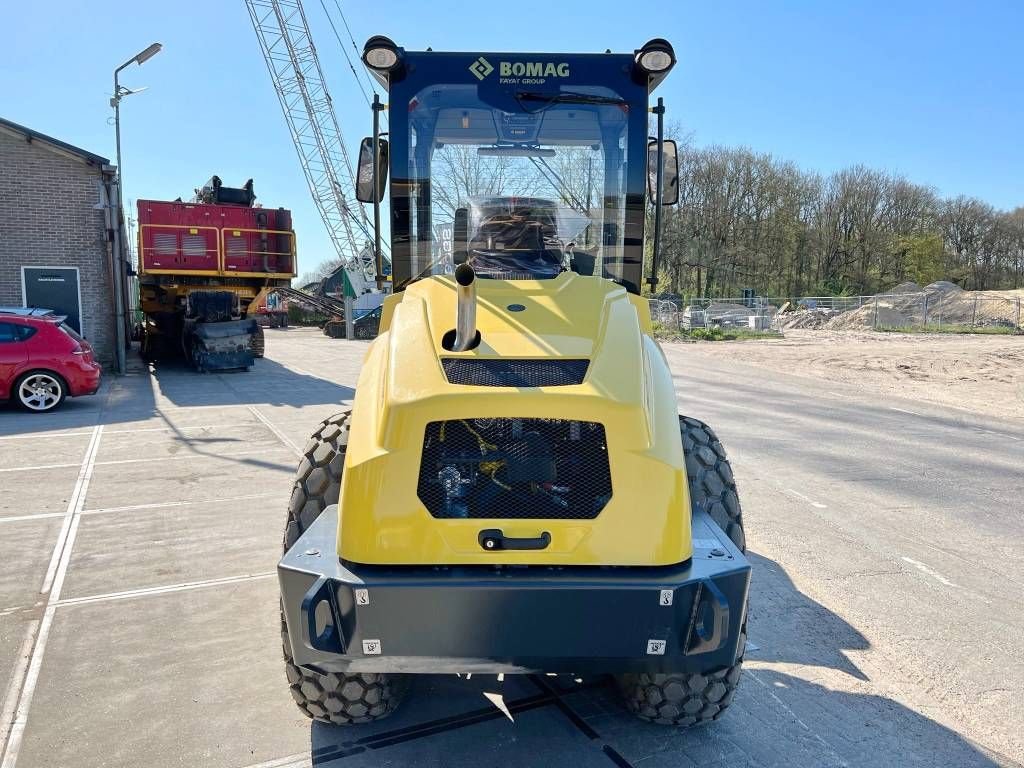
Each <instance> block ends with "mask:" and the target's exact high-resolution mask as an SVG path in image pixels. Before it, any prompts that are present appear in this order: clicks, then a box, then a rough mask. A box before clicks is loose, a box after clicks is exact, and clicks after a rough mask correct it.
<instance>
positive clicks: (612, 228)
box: [392, 81, 644, 279]
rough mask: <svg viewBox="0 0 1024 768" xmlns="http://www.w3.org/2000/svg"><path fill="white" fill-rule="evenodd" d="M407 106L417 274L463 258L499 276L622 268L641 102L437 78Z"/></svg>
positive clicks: (580, 91) (598, 92) (574, 90)
mask: <svg viewBox="0 0 1024 768" xmlns="http://www.w3.org/2000/svg"><path fill="white" fill-rule="evenodd" d="M491 82H492V83H493V81H491ZM403 105H404V109H405V110H406V115H407V119H408V134H407V140H406V142H403V143H405V144H406V146H405V147H403V149H405V150H406V151H405V152H400V153H399V152H396V153H395V154H396V155H397V156H393V158H392V159H393V161H396V160H399V158H400V157H401V156H402V155H404V156H405V157H404V158H403V159H404V161H405V163H407V166H408V167H407V168H398V167H395V168H394V175H395V177H400V176H402V175H403V171H405V173H406V174H407V177H408V184H407V186H406V190H407V194H408V201H407V202H408V209H407V210H408V225H409V239H408V243H409V247H408V260H409V263H408V270H409V271H408V274H409V275H410V276H411V277H412V278H414V279H415V278H416V277H423V276H427V275H431V274H444V273H449V272H451V271H452V270H453V269H454V266H455V264H457V263H461V262H462V261H467V262H468V263H470V264H471V265H472V266H473V267H474V268H475V269H476V271H477V273H478V275H479V276H481V277H484V278H497V279H522V278H533V279H546V278H552V277H555V276H556V275H558V274H559V273H560V272H562V271H564V270H574V271H576V272H579V273H581V274H586V275H610V274H612V273H615V272H616V270H615V269H613V265H615V264H620V265H621V262H622V260H623V246H624V236H625V230H626V226H625V222H626V210H627V194H626V192H627V186H628V185H627V182H628V178H627V163H628V161H629V159H630V158H629V157H628V151H627V150H628V147H629V142H628V138H629V137H628V131H629V118H630V104H629V103H628V102H627V101H626V100H625V99H624V98H622V97H621V96H620V95H619V94H618V93H616V92H615V91H614V90H612V89H611V88H607V87H603V86H586V85H573V86H572V87H569V86H561V87H559V86H552V85H548V86H546V88H545V89H544V90H535V89H531V87H530V86H516V87H505V88H497V87H494V86H493V85H485V84H484V83H480V84H476V83H458V84H432V85H430V86H429V87H425V88H422V89H420V90H418V91H416V92H415V93H413V94H412V95H411V97H410V98H408V100H407V101H406V100H403ZM395 107H396V105H395V104H392V108H393V109H394V108H395ZM392 114H394V113H392ZM393 135H394V134H393ZM396 141H397V138H396ZM395 149H398V147H395ZM643 161H644V158H636V159H635V160H634V162H643ZM403 239H404V238H403ZM393 256H394V257H397V256H398V254H393ZM403 271H404V270H403Z"/></svg>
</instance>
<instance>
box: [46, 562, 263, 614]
mask: <svg viewBox="0 0 1024 768" xmlns="http://www.w3.org/2000/svg"><path fill="white" fill-rule="evenodd" d="M276 575H277V572H276V571H267V572H265V573H247V574H245V575H244V576H225V577H223V578H220V579H206V580H204V581H184V582H182V583H181V584H168V585H166V586H162V587H142V588H140V589H128V590H125V591H124V592H107V593H106V594H102V595H87V596H85V597H69V598H67V599H65V600H57V601H56V602H55V603H54V607H58V608H60V607H63V606H66V605H82V604H83V603H105V602H107V601H109V600H127V599H129V598H132V597H149V596H150V595H165V594H167V593H168V592H187V591H189V590H192V589H202V588H204V587H219V586H223V585H224V584H237V583H239V582H243V581H255V580H257V579H269V578H271V577H273V576H276Z"/></svg>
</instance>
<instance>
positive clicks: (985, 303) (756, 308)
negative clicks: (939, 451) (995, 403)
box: [650, 286, 1024, 333]
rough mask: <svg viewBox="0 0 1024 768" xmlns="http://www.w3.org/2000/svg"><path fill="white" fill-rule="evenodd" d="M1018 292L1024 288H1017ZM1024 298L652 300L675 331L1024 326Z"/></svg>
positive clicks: (952, 293)
mask: <svg viewBox="0 0 1024 768" xmlns="http://www.w3.org/2000/svg"><path fill="white" fill-rule="evenodd" d="M1015 293H1019V292H1015ZM1022 305H1024V298H1022V297H1021V296H1020V295H1007V296H999V295H992V294H988V293H984V294H983V293H975V292H970V291H962V290H960V289H958V288H955V286H954V287H952V288H950V289H948V290H944V291H927V292H919V293H917V292H915V293H894V294H885V295H877V296H802V297H788V298H787V297H760V296H759V297H755V298H754V299H749V298H747V299H743V298H724V299H707V298H682V299H651V300H650V308H651V317H652V319H653V320H654V321H655V322H656V323H659V324H660V325H662V326H663V327H666V328H670V329H674V330H689V329H693V328H715V327H718V328H747V329H751V330H761V331H767V330H781V331H784V330H790V329H825V330H847V331H852V330H900V329H903V330H923V331H927V330H934V331H955V330H958V329H963V330H965V331H978V330H984V329H991V330H992V331H993V332H999V331H1005V332H1007V333H1011V332H1015V331H1016V332H1021V331H1024V306H1022Z"/></svg>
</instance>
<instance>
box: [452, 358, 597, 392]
mask: <svg viewBox="0 0 1024 768" xmlns="http://www.w3.org/2000/svg"><path fill="white" fill-rule="evenodd" d="M441 365H442V366H443V367H444V375H445V377H447V379H448V383H449V384H466V385H471V386H474V387H565V386H570V385H573V384H582V383H583V379H584V377H586V375H587V367H588V366H589V365H590V361H589V360H503V359H496V360H488V359H480V358H464V357H446V358H442V360H441Z"/></svg>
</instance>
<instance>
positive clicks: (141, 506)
mask: <svg viewBox="0 0 1024 768" xmlns="http://www.w3.org/2000/svg"><path fill="white" fill-rule="evenodd" d="M277 495H278V494H276V493H249V494H246V495H244V496H226V497H224V498H221V499H200V500H198V501H157V502H154V503H152V504H129V505H128V506H126V507H97V508H96V509H83V510H82V514H83V515H101V514H105V513H107V512H134V511H135V510H137V509H163V508H165V507H187V506H191V505H193V504H226V503H228V502H231V501H245V500H247V499H266V498H269V497H271V496H277ZM33 517H40V515H34V516H33ZM2 522H3V518H0V523H2Z"/></svg>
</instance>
